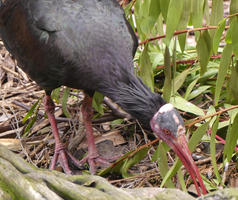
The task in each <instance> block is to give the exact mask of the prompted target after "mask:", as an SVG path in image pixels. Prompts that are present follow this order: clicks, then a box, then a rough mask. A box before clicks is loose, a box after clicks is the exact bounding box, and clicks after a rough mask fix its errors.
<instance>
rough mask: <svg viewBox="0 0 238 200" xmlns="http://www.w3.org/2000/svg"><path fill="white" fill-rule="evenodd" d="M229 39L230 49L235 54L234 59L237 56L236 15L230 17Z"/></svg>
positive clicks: (237, 33)
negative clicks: (230, 41) (230, 40)
mask: <svg viewBox="0 0 238 200" xmlns="http://www.w3.org/2000/svg"><path fill="white" fill-rule="evenodd" d="M230 30H231V39H232V49H233V52H234V54H235V56H236V59H237V58H238V37H237V35H238V16H235V17H232V19H231V25H230Z"/></svg>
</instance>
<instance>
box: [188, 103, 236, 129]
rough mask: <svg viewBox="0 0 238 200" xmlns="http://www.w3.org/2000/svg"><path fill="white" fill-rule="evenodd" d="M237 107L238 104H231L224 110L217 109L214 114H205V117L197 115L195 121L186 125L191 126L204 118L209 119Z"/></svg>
mask: <svg viewBox="0 0 238 200" xmlns="http://www.w3.org/2000/svg"><path fill="white" fill-rule="evenodd" d="M235 108H238V105H235V106H231V107H230V108H226V109H222V110H220V111H217V112H215V113H213V114H210V115H206V116H204V117H196V118H195V119H194V121H193V122H191V123H188V124H186V125H185V126H186V127H191V126H193V125H194V124H196V123H199V122H201V121H203V120H205V119H208V118H210V117H214V116H216V115H220V114H222V113H224V112H226V111H229V110H233V109H235Z"/></svg>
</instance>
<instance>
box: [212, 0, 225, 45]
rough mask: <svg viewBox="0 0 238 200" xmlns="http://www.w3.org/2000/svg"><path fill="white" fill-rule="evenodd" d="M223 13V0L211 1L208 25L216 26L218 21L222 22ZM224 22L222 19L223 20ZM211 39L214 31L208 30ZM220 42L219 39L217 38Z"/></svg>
mask: <svg viewBox="0 0 238 200" xmlns="http://www.w3.org/2000/svg"><path fill="white" fill-rule="evenodd" d="M223 13H224V7H223V0H213V1H212V11H211V16H210V25H214V26H216V25H217V24H218V22H219V21H221V20H222V18H223ZM223 20H224V19H223ZM209 32H210V35H211V38H213V36H214V34H215V30H210V31H209ZM219 40H220V37H219Z"/></svg>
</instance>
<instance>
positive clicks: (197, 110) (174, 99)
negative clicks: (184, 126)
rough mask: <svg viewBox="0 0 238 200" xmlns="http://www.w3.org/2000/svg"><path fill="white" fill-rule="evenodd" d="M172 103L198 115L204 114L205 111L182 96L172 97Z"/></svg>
mask: <svg viewBox="0 0 238 200" xmlns="http://www.w3.org/2000/svg"><path fill="white" fill-rule="evenodd" d="M170 103H172V104H173V105H174V107H176V108H178V109H179V110H182V111H185V112H189V113H193V114H195V115H198V116H204V112H203V110H202V109H201V108H199V107H197V106H195V105H194V104H192V103H190V102H188V101H186V100H185V99H184V98H182V97H180V96H175V97H172V98H171V99H170Z"/></svg>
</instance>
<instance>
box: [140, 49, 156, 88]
mask: <svg viewBox="0 0 238 200" xmlns="http://www.w3.org/2000/svg"><path fill="white" fill-rule="evenodd" d="M139 65H140V72H139V75H140V77H141V78H142V80H143V82H144V83H145V84H146V85H147V86H148V87H149V88H150V89H151V91H154V74H153V69H152V65H151V62H150V57H149V54H148V45H145V48H144V50H143V52H142V54H141V56H140V59H139Z"/></svg>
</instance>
